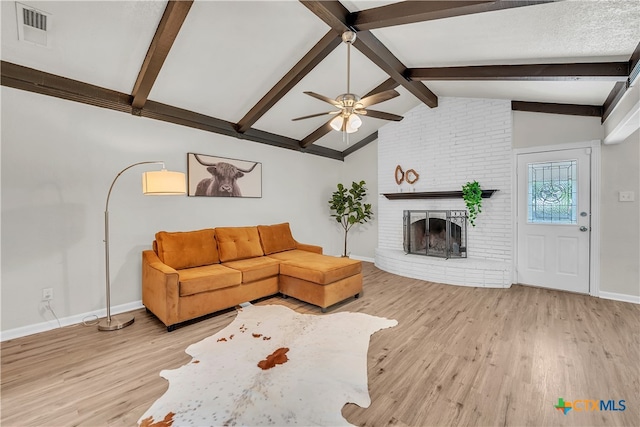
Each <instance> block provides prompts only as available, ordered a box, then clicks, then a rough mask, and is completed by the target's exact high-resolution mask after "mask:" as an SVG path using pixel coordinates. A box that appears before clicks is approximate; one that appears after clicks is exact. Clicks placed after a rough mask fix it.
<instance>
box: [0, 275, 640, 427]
mask: <svg viewBox="0 0 640 427" xmlns="http://www.w3.org/2000/svg"><path fill="white" fill-rule="evenodd" d="M364 276H365V279H364V293H363V295H362V297H361V298H360V299H357V300H354V299H349V300H348V301H346V302H344V303H341V304H340V305H338V306H337V307H335V308H333V309H332V310H330V311H329V313H331V312H336V311H359V312H365V313H369V314H373V315H377V316H384V317H388V318H393V319H396V320H398V322H399V324H398V326H396V327H394V328H390V329H385V330H382V331H380V332H377V333H375V334H374V335H373V336H372V338H371V345H370V348H369V355H368V372H369V390H370V394H371V399H372V404H371V406H370V407H369V408H360V407H358V406H356V405H353V404H348V405H345V407H344V409H343V414H344V416H345V417H346V418H347V420H348V421H349V422H351V423H353V424H355V425H359V426H365V425H366V426H448V425H464V426H476V425H477V426H498V425H499V426H524V425H527V426H552V425H558V426H587V425H602V426H604V425H607V426H609V425H627V426H638V425H640V383H639V381H640V306H638V305H634V304H629V303H622V302H616V301H608V300H603V299H598V298H592V297H589V296H583V295H576V294H570V293H565V292H556V291H551V290H544V289H538V288H531V287H525V286H513V287H512V288H510V289H479V288H466V287H455V286H448V285H440V284H435V283H430V282H424V281H420V280H414V279H408V278H403V277H398V276H395V275H392V274H389V273H386V272H383V271H381V270H379V269H377V268H376V267H375V266H373V265H372V264H370V263H364ZM256 304H260V305H261V304H281V305H285V306H287V307H290V308H292V309H295V310H296V311H299V312H304V313H315V314H319V315H321V314H322V313H321V312H320V309H319V308H317V307H313V306H310V305H308V304H305V303H302V302H300V301H297V300H295V299H292V298H288V299H281V298H280V297H273V298H268V299H265V300H261V301H259V302H256ZM135 316H136V321H135V323H134V324H133V325H132V326H130V327H128V328H126V329H124V330H121V331H116V332H99V331H98V330H97V329H96V328H95V327H85V326H82V325H77V326H70V327H66V328H62V329H57V330H53V331H49V332H45V333H41V334H37V335H32V336H29V337H24V338H20V339H16V340H11V341H7V342H4V343H2V351H1V356H2V380H1V405H2V407H1V409H2V416H1V420H0V421H1V424H2V426H75V425H83V426H112V425H113V426H115V425H124V426H134V425H136V422H137V420H138V418H139V417H140V416H141V415H142V414H143V412H144V411H145V410H146V409H147V408H148V407H149V406H150V405H151V404H152V403H153V401H155V400H156V399H157V398H159V397H160V396H161V395H162V394H163V393H164V391H165V390H166V388H167V382H166V381H165V380H164V379H163V378H161V377H160V376H159V372H160V371H161V370H163V369H173V368H177V367H179V366H181V365H183V364H185V363H187V362H189V360H190V358H189V356H188V355H187V354H186V353H185V352H184V350H185V348H186V347H187V346H188V345H190V344H192V343H194V342H197V341H199V340H201V339H203V338H205V337H207V336H209V335H212V334H214V333H215V332H217V331H219V330H220V329H222V328H224V327H225V326H226V325H228V324H229V323H230V322H231V321H232V319H233V318H234V316H235V310H230V311H227V312H224V313H220V314H218V315H215V316H212V317H209V318H207V319H205V320H202V321H200V322H197V323H193V324H189V325H187V326H184V327H180V328H178V329H176V330H175V331H174V332H171V333H167V332H166V329H165V328H164V326H163V325H162V324H161V323H160V322H159V321H158V320H156V319H155V318H154V317H153V316H152V315H149V314H147V313H146V312H145V311H144V310H137V311H136V312H135ZM560 397H562V398H564V400H565V401H574V400H578V399H580V400H584V399H593V400H601V399H603V400H610V399H612V400H615V401H616V402H618V401H619V400H625V401H626V403H625V405H626V410H625V411H593V412H592V411H586V412H585V411H583V412H577V411H575V410H573V411H570V412H569V413H568V414H567V415H563V414H562V413H561V412H560V411H557V410H556V409H555V408H554V405H555V404H556V403H557V402H558V398H560ZM616 407H619V406H616Z"/></svg>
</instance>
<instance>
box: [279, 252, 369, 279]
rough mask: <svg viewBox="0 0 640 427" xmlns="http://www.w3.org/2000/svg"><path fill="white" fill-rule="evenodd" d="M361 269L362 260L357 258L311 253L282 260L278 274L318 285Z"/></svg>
mask: <svg viewBox="0 0 640 427" xmlns="http://www.w3.org/2000/svg"><path fill="white" fill-rule="evenodd" d="M361 271H362V262H360V261H358V260H353V259H350V258H338V257H333V256H327V255H318V254H313V253H310V254H309V255H307V256H305V257H303V258H298V259H292V260H289V261H283V262H282V263H281V264H280V274H282V275H285V276H291V277H297V278H298V279H302V280H306V281H309V282H313V283H318V284H320V285H327V284H329V283H333V282H335V281H337V280H341V279H345V278H347V277H349V276H353V275H355V274H358V273H360V272H361Z"/></svg>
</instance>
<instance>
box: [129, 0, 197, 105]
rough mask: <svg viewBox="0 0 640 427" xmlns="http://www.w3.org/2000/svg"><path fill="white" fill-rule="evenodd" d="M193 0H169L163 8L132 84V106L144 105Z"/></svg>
mask: <svg viewBox="0 0 640 427" xmlns="http://www.w3.org/2000/svg"><path fill="white" fill-rule="evenodd" d="M192 4H193V0H180V1H174V0H170V1H169V2H168V3H167V7H166V8H165V10H164V14H163V15H162V18H161V19H160V23H159V24H158V28H157V29H156V33H155V35H154V36H153V40H152V41H151V45H149V50H148V51H147V55H146V57H145V58H144V62H143V63H142V67H141V68H140V72H139V73H138V78H137V79H136V83H135V84H134V86H133V92H132V95H133V103H132V105H133V108H135V109H141V108H143V107H144V104H145V102H147V98H148V97H149V93H151V88H153V84H154V83H155V81H156V79H157V78H158V75H159V74H160V70H161V69H162V65H163V64H164V61H165V59H167V55H169V51H170V50H171V46H173V42H174V41H175V39H176V37H177V36H178V32H179V31H180V28H181V27H182V24H183V23H184V20H185V19H186V18H187V14H188V13H189V9H191V5H192Z"/></svg>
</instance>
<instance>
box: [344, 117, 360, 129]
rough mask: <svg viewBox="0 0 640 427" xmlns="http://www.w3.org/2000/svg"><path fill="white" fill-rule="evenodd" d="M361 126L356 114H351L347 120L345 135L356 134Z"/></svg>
mask: <svg viewBox="0 0 640 427" xmlns="http://www.w3.org/2000/svg"><path fill="white" fill-rule="evenodd" d="M360 126H362V119H361V118H360V117H358V115H357V114H351V115H350V116H349V118H348V119H347V126H346V127H347V133H353V132H356V131H357V130H358V129H360Z"/></svg>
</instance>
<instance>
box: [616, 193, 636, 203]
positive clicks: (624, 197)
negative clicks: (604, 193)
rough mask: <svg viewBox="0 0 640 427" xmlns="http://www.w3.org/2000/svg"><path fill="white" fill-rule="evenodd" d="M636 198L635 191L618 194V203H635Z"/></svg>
mask: <svg viewBox="0 0 640 427" xmlns="http://www.w3.org/2000/svg"><path fill="white" fill-rule="evenodd" d="M635 199H636V197H635V194H634V192H633V191H621V192H620V193H619V194H618V201H620V202H633V201H635Z"/></svg>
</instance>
